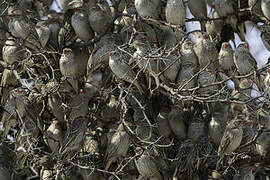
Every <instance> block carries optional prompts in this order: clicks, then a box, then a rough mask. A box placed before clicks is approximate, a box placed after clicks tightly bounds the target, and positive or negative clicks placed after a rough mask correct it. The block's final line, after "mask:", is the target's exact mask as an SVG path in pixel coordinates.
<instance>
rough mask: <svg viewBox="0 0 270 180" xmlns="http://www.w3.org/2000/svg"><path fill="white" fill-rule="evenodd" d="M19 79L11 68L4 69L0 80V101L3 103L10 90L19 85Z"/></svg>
mask: <svg viewBox="0 0 270 180" xmlns="http://www.w3.org/2000/svg"><path fill="white" fill-rule="evenodd" d="M19 85H20V84H19V81H18V80H17V78H16V76H15V75H14V73H13V71H12V70H9V69H4V71H3V74H2V78H1V82H0V95H1V103H2V104H5V103H6V101H7V100H8V98H9V93H10V91H11V90H13V89H15V88H16V87H19Z"/></svg>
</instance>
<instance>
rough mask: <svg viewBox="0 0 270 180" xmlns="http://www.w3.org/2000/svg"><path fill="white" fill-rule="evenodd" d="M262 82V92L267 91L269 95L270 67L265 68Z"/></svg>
mask: <svg viewBox="0 0 270 180" xmlns="http://www.w3.org/2000/svg"><path fill="white" fill-rule="evenodd" d="M263 83H264V92H267V94H268V96H269V95H270V69H268V70H267V72H266V76H265V78H264V81H263Z"/></svg>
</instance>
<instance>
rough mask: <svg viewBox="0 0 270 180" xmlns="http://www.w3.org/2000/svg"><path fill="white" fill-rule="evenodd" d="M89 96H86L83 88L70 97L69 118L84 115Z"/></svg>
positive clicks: (86, 110)
mask: <svg viewBox="0 0 270 180" xmlns="http://www.w3.org/2000/svg"><path fill="white" fill-rule="evenodd" d="M89 100H90V98H89V97H88V96H87V94H86V92H85V91H84V90H83V89H80V92H79V94H76V95H75V96H73V97H71V99H70V102H69V103H68V106H69V107H70V113H69V116H68V119H69V120H71V121H72V120H73V119H76V118H77V117H85V116H86V115H87V112H88V102H89Z"/></svg>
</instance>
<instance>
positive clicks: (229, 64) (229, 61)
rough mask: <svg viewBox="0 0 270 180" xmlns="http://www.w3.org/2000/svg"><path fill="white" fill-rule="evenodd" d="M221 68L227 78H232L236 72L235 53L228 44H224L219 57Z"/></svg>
mask: <svg viewBox="0 0 270 180" xmlns="http://www.w3.org/2000/svg"><path fill="white" fill-rule="evenodd" d="M218 61H219V67H220V68H221V70H223V71H224V72H225V74H226V75H227V76H229V77H230V76H232V75H233V74H234V71H235V70H236V67H235V64H234V51H233V49H232V46H231V45H230V43H228V42H223V43H222V45H221V49H220V51H219V56H218Z"/></svg>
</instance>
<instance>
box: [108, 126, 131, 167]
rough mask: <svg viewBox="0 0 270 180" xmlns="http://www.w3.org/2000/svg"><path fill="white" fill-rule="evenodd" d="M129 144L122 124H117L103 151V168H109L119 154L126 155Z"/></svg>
mask: <svg viewBox="0 0 270 180" xmlns="http://www.w3.org/2000/svg"><path fill="white" fill-rule="evenodd" d="M129 144H130V138H129V135H128V133H127V132H126V131H125V129H124V125H123V124H122V123H121V124H119V126H118V128H117V130H116V132H115V133H114V134H113V135H112V137H111V138H110V140H109V141H108V144H107V149H106V153H105V160H106V165H105V170H109V168H110V167H111V165H112V163H114V162H117V159H118V158H119V157H121V156H126V154H127V151H128V148H129Z"/></svg>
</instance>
